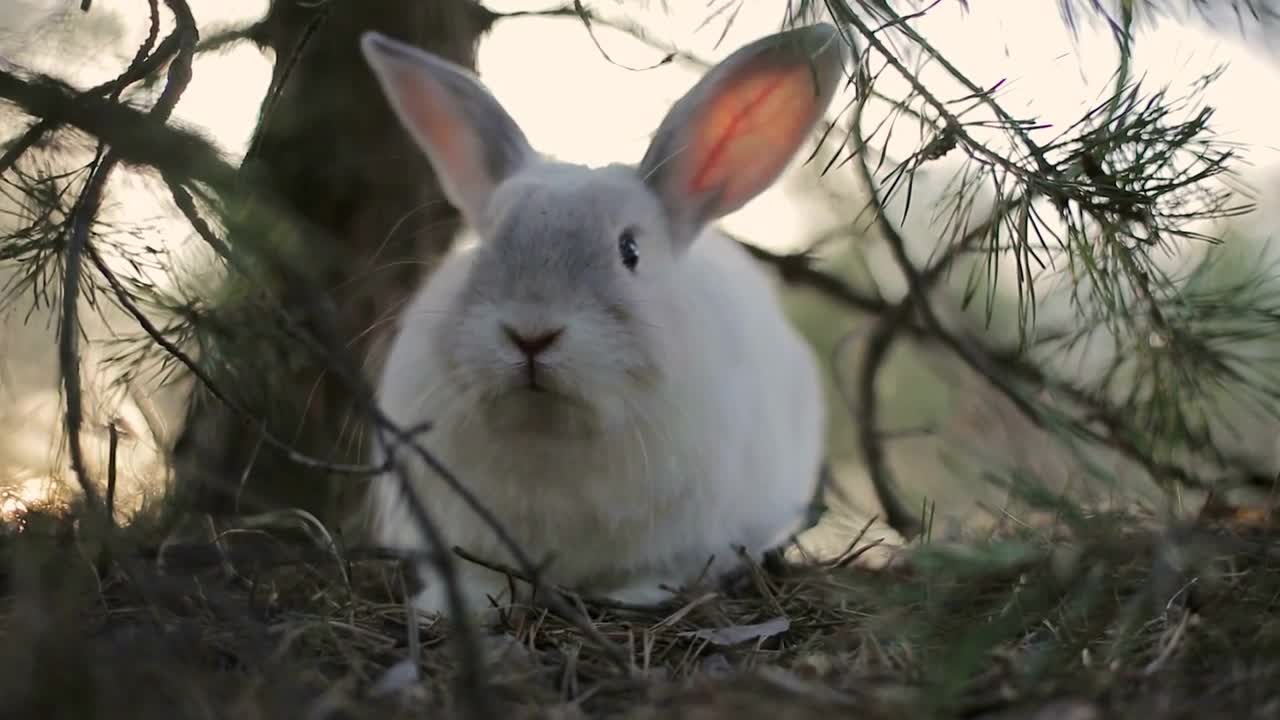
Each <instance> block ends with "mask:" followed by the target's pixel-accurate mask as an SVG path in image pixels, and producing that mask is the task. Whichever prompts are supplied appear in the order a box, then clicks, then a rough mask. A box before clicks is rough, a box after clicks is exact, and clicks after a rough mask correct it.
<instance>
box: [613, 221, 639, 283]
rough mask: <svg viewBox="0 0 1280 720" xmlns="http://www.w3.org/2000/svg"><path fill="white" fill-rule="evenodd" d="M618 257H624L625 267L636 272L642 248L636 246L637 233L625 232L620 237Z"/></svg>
mask: <svg viewBox="0 0 1280 720" xmlns="http://www.w3.org/2000/svg"><path fill="white" fill-rule="evenodd" d="M618 255H619V256H621V257H622V264H623V266H625V267H626V268H627V269H628V270H630V271H631V272H635V270H636V264H637V263H639V262H640V246H639V245H637V244H636V234H635V231H633V230H630V229H628V230H623V231H622V234H621V235H619V236H618Z"/></svg>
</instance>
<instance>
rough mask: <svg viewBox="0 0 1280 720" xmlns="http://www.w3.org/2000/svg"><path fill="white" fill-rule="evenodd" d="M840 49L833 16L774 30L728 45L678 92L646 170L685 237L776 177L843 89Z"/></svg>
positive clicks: (646, 176)
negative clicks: (699, 76) (727, 50)
mask: <svg viewBox="0 0 1280 720" xmlns="http://www.w3.org/2000/svg"><path fill="white" fill-rule="evenodd" d="M842 49H843V42H842V41H841V39H840V37H839V35H838V33H837V31H836V29H835V27H833V26H831V25H830V24H827V23H820V24H817V25H811V26H808V27H803V28H797V29H793V30H787V31H785V32H780V33H776V34H774V35H770V36H768V37H765V38H762V39H760V40H756V41H755V42H752V43H750V44H748V45H746V46H744V47H742V48H740V49H738V50H736V51H735V52H733V53H732V54H730V55H729V56H728V57H727V58H725V59H724V60H723V61H721V62H720V63H719V64H718V65H716V66H715V67H714V68H712V69H711V70H710V71H709V72H708V73H707V74H706V75H705V76H703V78H702V79H701V80H700V81H699V82H698V83H697V84H696V85H694V86H693V88H692V89H691V90H689V92H687V93H686V94H685V95H684V97H682V98H680V99H679V100H678V101H676V103H675V105H673V106H672V108H671V110H670V111H669V112H668V113H667V116H666V118H665V119H663V121H662V124H661V125H660V126H659V127H658V131H657V133H655V135H654V137H653V140H652V142H651V143H650V145H649V149H648V151H647V152H646V153H645V156H644V159H643V160H642V161H641V162H640V166H639V168H638V170H639V172H640V174H641V176H642V177H643V178H644V179H645V182H646V183H648V185H649V187H651V188H653V190H654V192H656V193H657V195H658V197H659V198H660V199H661V201H662V203H663V205H664V207H665V208H666V210H667V212H668V213H669V215H670V217H671V220H672V224H673V226H674V227H675V230H676V234H677V236H678V237H677V242H679V243H688V242H692V240H693V238H694V237H695V236H696V235H697V234H698V232H699V231H700V230H701V229H702V227H703V226H704V225H705V224H706V223H707V222H709V221H711V220H714V219H716V218H718V217H720V216H722V215H726V214H728V213H730V212H733V211H734V210H737V209H738V208H740V207H742V206H743V205H745V204H746V203H747V201H749V200H751V199H752V198H753V197H755V196H756V195H758V194H759V193H761V192H762V191H764V190H765V188H767V187H769V186H770V185H772V184H773V182H774V181H775V180H777V179H778V176H779V175H781V174H782V171H783V170H784V169H786V167H787V164H788V163H789V162H790V161H791V158H792V156H794V155H795V153H796V151H797V150H799V149H800V146H801V144H802V143H803V142H804V140H805V138H806V137H807V136H808V135H809V133H810V131H811V130H812V129H813V127H814V125H815V124H816V123H817V121H818V119H819V118H820V117H821V116H822V113H823V112H824V111H825V110H826V108H827V106H828V105H829V104H830V102H831V98H832V96H834V95H835V91H836V86H837V84H838V82H839V80H840V75H841V71H842V69H843V65H844V54H843V51H842Z"/></svg>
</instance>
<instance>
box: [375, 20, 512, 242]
mask: <svg viewBox="0 0 1280 720" xmlns="http://www.w3.org/2000/svg"><path fill="white" fill-rule="evenodd" d="M360 50H361V52H363V54H364V58H365V61H366V62H368V63H369V66H370V67H371V68H372V69H373V72H374V75H375V76H376V77H377V79H378V83H379V84H380V85H381V86H382V91H383V93H384V94H385V95H386V96H387V100H388V101H389V102H390V103H391V107H392V109H393V110H394V111H395V113H396V116H397V117H398V118H399V119H400V123H401V124H402V125H404V127H405V129H406V130H408V131H409V134H410V136H412V137H413V139H414V140H415V141H417V143H418V145H419V146H420V147H421V148H422V149H423V151H425V152H426V154H427V158H428V159H429V160H430V161H431V166H432V168H433V169H434V170H435V172H436V175H437V176H438V177H439V179H440V185H441V188H442V189H443V190H444V193H445V195H446V197H448V198H449V201H450V202H451V203H452V204H453V206H454V207H456V208H457V209H458V211H459V212H461V213H462V215H463V217H464V219H465V220H466V221H467V223H468V224H470V225H472V226H477V225H479V224H480V220H481V219H482V216H483V212H484V208H485V206H486V205H487V204H488V202H489V197H490V195H491V193H492V192H493V189H494V188H495V187H497V186H498V185H499V184H500V183H502V181H503V180H505V179H506V178H507V177H509V176H510V175H511V174H512V173H514V172H515V171H516V170H518V169H519V168H520V166H521V165H522V164H523V163H524V162H525V161H526V160H528V159H529V158H530V157H531V156H532V155H533V154H534V153H533V150H532V149H531V148H530V147H529V141H528V140H527V139H526V138H525V135H524V132H522V131H521V130H520V127H519V126H518V125H516V122H515V120H513V119H512V118H511V116H510V115H508V114H507V111H506V110H504V109H503V108H502V105H500V104H499V103H498V101H497V100H495V99H494V97H493V96H492V95H491V94H489V91H488V90H486V89H485V88H484V86H483V85H481V84H480V81H479V80H477V79H476V77H475V76H474V75H473V74H472V73H470V72H469V71H467V70H465V69H463V68H461V67H459V66H457V65H455V64H453V63H450V62H448V61H446V60H442V59H440V58H437V57H435V56H433V55H430V54H428V53H426V52H423V51H422V50H419V49H417V48H415V47H413V46H411V45H406V44H405V43H402V42H399V41H397V40H393V39H391V38H389V37H387V36H385V35H383V34H381V33H378V32H372V31H370V32H366V33H364V34H363V35H362V36H361V38H360Z"/></svg>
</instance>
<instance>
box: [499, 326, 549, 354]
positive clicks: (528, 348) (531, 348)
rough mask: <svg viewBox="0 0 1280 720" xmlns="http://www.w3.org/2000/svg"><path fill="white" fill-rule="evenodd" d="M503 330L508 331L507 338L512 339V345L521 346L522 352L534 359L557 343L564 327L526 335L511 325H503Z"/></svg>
mask: <svg viewBox="0 0 1280 720" xmlns="http://www.w3.org/2000/svg"><path fill="white" fill-rule="evenodd" d="M502 331H503V332H504V333H506V335H507V339H508V340H510V341H511V344H512V345H515V346H516V347H517V348H519V350H520V352H522V353H524V354H525V357H527V358H529V359H530V360H533V359H534V358H536V357H537V356H539V355H541V354H542V353H544V352H546V350H547V348H549V347H551V346H552V345H554V344H555V342H556V339H557V338H559V337H560V334H561V333H563V332H564V328H557V329H555V330H548V331H546V332H542V333H538V334H537V335H525V334H522V333H521V332H520V331H519V330H516V329H515V328H513V327H511V326H510V325H503V326H502Z"/></svg>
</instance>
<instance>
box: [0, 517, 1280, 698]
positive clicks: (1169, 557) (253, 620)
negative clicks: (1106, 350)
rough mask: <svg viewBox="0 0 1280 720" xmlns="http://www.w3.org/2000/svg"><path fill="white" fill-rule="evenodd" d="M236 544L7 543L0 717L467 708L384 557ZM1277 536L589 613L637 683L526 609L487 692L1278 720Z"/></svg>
mask: <svg viewBox="0 0 1280 720" xmlns="http://www.w3.org/2000/svg"><path fill="white" fill-rule="evenodd" d="M1255 520H1256V518H1255ZM1264 520H1265V519H1264ZM51 528H52V529H51ZM135 534H137V535H139V536H144V535H145V534H146V533H145V531H141V530H139V531H137V533H135ZM133 539H134V540H139V539H140V538H133ZM223 539H224V544H223V549H222V551H221V552H218V551H215V549H214V547H213V546H201V545H184V546H182V547H180V548H176V549H172V548H171V549H170V550H168V551H166V552H167V554H166V555H164V558H165V563H164V568H161V567H160V566H159V565H158V564H157V563H156V562H155V553H154V552H151V553H147V552H142V551H138V550H133V551H130V553H129V554H127V555H123V556H119V555H118V556H117V557H126V558H128V560H127V561H126V562H115V563H101V562H100V561H99V559H100V556H99V551H98V550H97V549H94V548H93V547H91V543H89V542H88V541H87V540H85V539H84V538H83V537H80V538H77V537H76V534H75V533H72V532H70V531H69V530H68V529H67V527H66V526H65V524H59V523H51V526H50V527H45V526H42V525H40V524H39V523H31V522H29V523H28V530H27V531H26V532H24V533H22V534H21V535H13V536H9V537H7V538H6V539H5V542H4V545H3V552H4V554H5V556H6V563H5V566H4V567H5V569H6V573H5V575H4V578H3V580H4V593H5V595H4V597H5V602H4V606H3V611H2V614H0V618H2V620H0V622H2V623H3V627H4V629H5V642H4V643H3V645H0V653H2V654H3V664H2V665H0V667H2V668H3V671H2V672H0V713H2V714H3V716H4V717H14V718H48V719H50V720H53V719H54V718H64V717H65V718H77V720H87V719H88V718H126V717H127V718H139V719H150V718H165V719H166V720H168V719H174V720H176V719H185V718H214V717H236V718H259V717H261V718H268V717H270V718H316V719H319V718H400V717H405V718H407V717H450V716H456V715H457V714H460V712H461V707H460V705H459V704H458V702H457V700H458V697H457V696H456V694H455V689H456V687H457V686H456V684H455V682H454V681H455V680H456V677H457V676H456V666H455V663H454V661H453V658H454V657H455V656H454V653H453V650H452V648H453V646H452V645H451V644H449V643H448V642H447V630H446V628H445V626H444V625H443V624H442V623H438V622H433V621H432V619H430V618H425V617H424V618H423V624H422V631H421V663H420V666H419V667H420V671H421V674H420V676H419V679H418V680H417V681H414V680H413V679H412V677H411V676H410V677H409V679H407V680H405V679H404V678H405V677H406V675H405V674H404V673H405V671H406V670H407V669H408V666H406V665H405V659H406V658H407V657H409V650H408V648H407V641H406V638H407V635H408V633H407V631H406V615H405V610H404V608H403V606H402V605H401V604H400V600H401V592H400V588H401V582H400V578H399V573H398V571H397V569H396V568H395V567H394V565H393V564H391V563H389V562H388V561H385V560H355V559H352V558H347V559H346V561H345V562H344V563H343V566H342V567H340V566H339V563H338V561H337V560H335V559H333V557H332V554H330V553H320V552H316V551H315V550H314V548H311V549H307V548H305V546H304V545H303V544H299V543H297V542H295V541H287V540H284V539H280V538H277V539H269V538H268V536H266V535H265V534H262V533H259V532H253V533H236V534H228V535H225V536H224V538H223ZM1276 539H1277V538H1276V535H1275V533H1273V532H1272V531H1271V529H1270V527H1269V525H1268V524H1267V523H1266V522H1265V521H1257V522H1248V523H1246V522H1244V521H1243V520H1241V519H1239V518H1235V519H1233V520H1230V521H1229V522H1224V521H1222V520H1216V521H1213V522H1210V521H1208V520H1204V519H1202V520H1201V521H1200V522H1198V523H1197V524H1196V525H1195V526H1194V527H1184V528H1179V529H1176V530H1169V529H1164V530H1160V529H1157V528H1156V527H1155V526H1154V524H1153V523H1151V522H1149V521H1147V520H1145V519H1142V518H1135V517H1115V516H1112V517H1093V518H1089V519H1085V520H1080V521H1075V524H1074V525H1073V527H1072V528H1071V529H1070V532H1066V531H1064V530H1063V528H1062V527H1061V526H1059V527H1057V528H1055V529H1053V530H1052V534H1051V531H1050V530H1046V529H1040V530H1036V529H1025V528H1024V529H1023V530H1020V531H1018V532H1017V533H1016V534H1008V535H1006V536H1004V537H1002V538H1000V539H998V540H995V541H992V542H991V543H988V544H985V545H983V546H974V545H970V546H966V547H951V548H942V547H936V546H927V547H923V548H922V549H919V550H917V551H916V552H914V553H913V554H912V555H911V562H910V563H908V564H907V565H904V566H901V567H897V568H893V569H889V570H883V571H880V572H872V571H867V570H860V569H856V568H851V567H840V568H837V567H823V568H820V567H810V568H795V567H792V568H786V569H779V568H773V569H772V571H771V572H766V571H765V570H764V569H763V568H759V567H752V568H749V569H748V572H746V573H744V575H743V576H741V577H740V578H739V579H738V580H737V581H736V582H735V583H733V584H731V585H730V586H726V587H723V588H716V589H709V588H703V589H693V590H691V591H690V592H689V593H688V594H687V596H686V597H684V598H682V599H681V601H680V602H679V603H677V607H676V609H674V610H664V611H660V612H651V613H640V612H634V611H622V610H618V609H610V608H604V607H590V606H588V607H587V609H588V611H589V613H590V617H591V619H592V621H593V622H594V624H595V627H596V628H597V629H598V630H599V632H600V633H601V634H602V635H603V636H604V637H605V638H607V639H608V640H609V641H610V642H612V643H613V644H614V645H616V646H617V647H618V648H620V649H621V650H622V652H623V653H624V655H625V656H626V657H627V658H628V659H629V662H630V664H631V668H630V670H629V671H628V672H626V673H624V672H622V671H620V670H619V669H618V667H617V665H616V664H615V663H613V662H611V661H610V659H609V657H608V655H607V654H606V653H605V652H603V651H602V649H601V648H600V647H599V646H598V645H596V644H594V643H593V642H591V641H589V640H587V639H585V638H584V637H583V635H582V634H581V633H580V632H578V631H577V630H575V629H574V628H573V627H572V626H571V625H570V624H569V623H568V622H566V621H564V620H562V619H560V618H557V617H555V616H552V615H549V614H547V613H545V612H543V611H540V610H537V609H529V610H526V611H523V612H513V613H511V614H509V616H508V617H507V619H506V621H505V623H504V625H503V627H500V628H497V629H496V630H495V631H494V632H493V633H491V634H490V635H488V636H487V637H486V638H485V655H486V657H487V659H488V682H489V683H490V690H489V697H490V698H491V699H493V700H495V701H496V703H497V704H498V706H499V707H500V708H502V710H501V712H502V716H503V717H511V718H525V717H529V718H533V717H548V718H550V717H555V718H570V717H574V718H576V717H622V718H636V719H639V718H666V717H682V718H731V717H745V718H769V720H780V719H782V718H823V719H824V720H826V719H827V718H829V717H833V716H840V717H863V718H923V717H957V718H958V717H964V718H979V717H980V718H1015V717H1026V718H1043V719H1045V720H1048V719H1050V718H1062V719H1067V718H1070V719H1071V720H1077V719H1080V720H1083V719H1085V718H1101V717H1146V718H1153V719H1154V718H1175V717H1277V716H1280V613H1278V612H1277V610H1280V608H1278V607H1277V604H1278V603H1280V544H1278V543H1277V542H1276ZM99 566H101V567H107V568H109V569H108V570H107V571H106V572H104V573H101V575H100V574H99V572H98V570H97V567H99ZM165 568H167V570H166V571H165V572H162V570H164V569H165ZM761 623H763V624H764V629H765V630H767V631H770V632H772V633H774V634H768V635H767V636H762V634H761V631H760V629H757V630H756V631H755V632H752V631H751V629H750V628H749V627H746V626H752V625H756V624H761ZM716 629H720V630H725V629H729V630H730V632H729V633H728V634H735V631H736V634H737V635H738V636H739V637H736V638H732V637H723V636H721V635H717V634H715V633H709V632H707V631H711V630H716ZM779 631H781V632H779ZM766 634H767V633H766ZM726 641H736V642H726ZM396 678H401V679H400V680H397V679H396Z"/></svg>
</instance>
